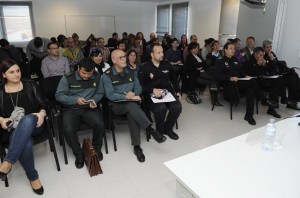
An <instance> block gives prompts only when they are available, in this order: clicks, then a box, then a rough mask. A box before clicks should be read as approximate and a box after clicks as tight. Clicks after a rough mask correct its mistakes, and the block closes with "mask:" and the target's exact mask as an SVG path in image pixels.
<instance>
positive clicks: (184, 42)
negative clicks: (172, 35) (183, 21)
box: [178, 34, 188, 62]
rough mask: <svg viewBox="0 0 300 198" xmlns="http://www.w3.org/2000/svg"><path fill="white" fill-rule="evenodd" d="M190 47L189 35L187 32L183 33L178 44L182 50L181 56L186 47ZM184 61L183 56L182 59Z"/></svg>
mask: <svg viewBox="0 0 300 198" xmlns="http://www.w3.org/2000/svg"><path fill="white" fill-rule="evenodd" d="M187 47H188V42H187V37H186V35H185V34H183V35H181V38H180V43H179V46H178V49H179V50H180V52H181V56H183V51H184V50H185V48H187ZM181 61H182V62H183V57H182V60H181Z"/></svg>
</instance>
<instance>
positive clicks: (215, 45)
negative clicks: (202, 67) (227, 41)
mask: <svg viewBox="0 0 300 198" xmlns="http://www.w3.org/2000/svg"><path fill="white" fill-rule="evenodd" d="M210 48H211V52H209V53H208V54H207V56H206V64H207V66H214V65H215V64H216V61H217V60H218V59H220V58H222V57H223V54H222V50H220V43H219V41H218V40H214V41H213V42H212V43H211V47H210Z"/></svg>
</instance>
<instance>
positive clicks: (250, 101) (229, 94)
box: [221, 79, 263, 116]
mask: <svg viewBox="0 0 300 198" xmlns="http://www.w3.org/2000/svg"><path fill="white" fill-rule="evenodd" d="M221 85H223V87H224V95H225V97H226V98H227V99H228V100H229V102H230V103H232V104H234V103H236V104H237V103H238V101H239V98H240V95H239V94H240V92H242V93H245V95H246V115H251V116H252V115H253V114H254V100H255V97H257V98H258V99H261V98H262V97H263V94H262V91H261V90H260V88H259V87H258V85H257V83H256V81H255V80H254V79H251V80H239V81H237V82H233V81H230V82H223V83H221Z"/></svg>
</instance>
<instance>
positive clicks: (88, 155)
mask: <svg viewBox="0 0 300 198" xmlns="http://www.w3.org/2000/svg"><path fill="white" fill-rule="evenodd" d="M82 151H83V154H84V161H85V165H86V167H87V168H88V171H89V174H90V176H91V177H93V176H95V175H98V174H102V173H103V171H102V169H101V166H100V163H99V159H98V156H97V152H96V151H95V149H94V147H93V145H92V142H91V140H90V139H89V138H84V139H83V144H82Z"/></svg>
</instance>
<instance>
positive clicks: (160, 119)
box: [139, 44, 182, 140]
mask: <svg viewBox="0 0 300 198" xmlns="http://www.w3.org/2000/svg"><path fill="white" fill-rule="evenodd" d="M150 52H151V60H149V61H148V62H147V63H145V64H144V65H143V66H142V67H141V69H140V73H139V79H140V83H141V85H142V87H143V93H144V95H145V99H146V100H147V101H148V102H149V103H150V110H151V111H152V112H153V114H154V118H155V123H156V130H157V131H158V132H159V133H162V134H166V135H168V136H169V137H170V138H171V139H173V140H177V139H178V138H179V136H178V135H177V134H176V133H175V132H174V131H173V127H174V125H175V123H176V121H177V119H178V117H179V115H180V113H181V111H182V106H181V103H180V101H179V100H180V98H181V95H180V93H179V92H180V89H179V84H178V80H177V78H176V75H175V73H174V71H173V69H172V65H171V64H170V63H169V62H168V61H164V60H163V59H164V52H163V48H162V46H161V45H160V44H154V45H153V46H151V49H150ZM164 89H166V90H168V91H169V92H170V93H171V94H172V95H173V96H174V98H176V100H175V101H173V102H166V103H153V102H152V100H151V99H150V95H155V96H156V97H161V96H162V91H163V90H164ZM168 110H169V113H168V116H167V119H166V115H167V111H168Z"/></svg>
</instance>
